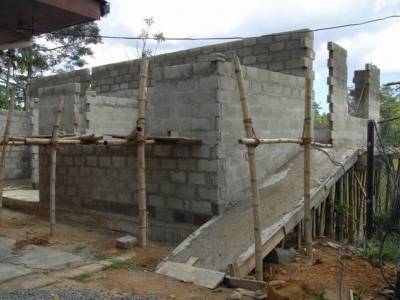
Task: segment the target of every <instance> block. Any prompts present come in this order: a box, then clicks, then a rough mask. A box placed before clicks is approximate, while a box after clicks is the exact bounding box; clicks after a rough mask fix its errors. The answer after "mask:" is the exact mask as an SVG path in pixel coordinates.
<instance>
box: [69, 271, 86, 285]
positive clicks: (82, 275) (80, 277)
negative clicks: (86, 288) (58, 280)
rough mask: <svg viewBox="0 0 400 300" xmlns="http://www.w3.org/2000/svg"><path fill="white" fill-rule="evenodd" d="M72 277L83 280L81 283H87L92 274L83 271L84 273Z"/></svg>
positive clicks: (79, 280)
mask: <svg viewBox="0 0 400 300" xmlns="http://www.w3.org/2000/svg"><path fill="white" fill-rule="evenodd" d="M71 279H72V280H75V281H78V282H81V283H86V282H89V281H90V279H91V275H90V274H88V273H82V274H80V275H78V276H75V277H72V278H71Z"/></svg>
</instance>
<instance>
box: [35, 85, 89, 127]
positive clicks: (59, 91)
mask: <svg viewBox="0 0 400 300" xmlns="http://www.w3.org/2000/svg"><path fill="white" fill-rule="evenodd" d="M80 91H81V89H80V84H79V83H68V84H63V85H56V86H49V87H45V88H40V89H39V133H40V134H51V133H52V131H53V126H54V122H55V118H56V115H57V110H58V107H59V103H60V101H61V95H63V96H64V106H63V109H62V118H61V126H60V131H64V132H67V133H75V132H78V131H82V130H79V124H80V118H81V117H80V107H81V104H80V102H79V101H80V97H79V93H80Z"/></svg>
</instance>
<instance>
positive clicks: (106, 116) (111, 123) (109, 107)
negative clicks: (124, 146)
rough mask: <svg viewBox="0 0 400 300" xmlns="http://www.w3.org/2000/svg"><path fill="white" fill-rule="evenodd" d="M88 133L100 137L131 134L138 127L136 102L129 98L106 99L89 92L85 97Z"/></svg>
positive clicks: (84, 116) (84, 115)
mask: <svg viewBox="0 0 400 300" xmlns="http://www.w3.org/2000/svg"><path fill="white" fill-rule="evenodd" d="M85 99H86V100H85V103H86V109H85V111H84V112H83V116H82V118H84V119H85V123H86V124H85V125H84V126H85V127H86V133H94V134H98V135H105V134H111V133H112V134H121V135H125V134H129V133H131V132H132V130H133V129H134V128H135V127H136V117H137V108H136V101H134V99H129V98H117V97H106V96H99V95H96V92H94V91H87V92H86V96H85Z"/></svg>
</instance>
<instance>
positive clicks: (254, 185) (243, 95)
mask: <svg viewBox="0 0 400 300" xmlns="http://www.w3.org/2000/svg"><path fill="white" fill-rule="evenodd" d="M234 63H235V74H236V81H237V84H238V88H239V94H240V103H241V106H242V114H243V125H244V129H245V133H246V138H252V137H253V133H254V132H253V124H252V120H251V117H250V112H249V107H248V99H247V92H246V88H245V85H244V79H243V74H242V68H241V66H240V61H239V58H238V57H237V56H236V55H235V56H234ZM247 155H248V160H249V168H250V181H251V191H252V205H253V222H254V245H255V249H254V252H255V264H256V266H255V275H256V279H257V280H263V261H262V253H261V247H262V244H261V227H260V215H261V213H260V196H259V190H258V181H257V169H256V160H255V146H254V145H247Z"/></svg>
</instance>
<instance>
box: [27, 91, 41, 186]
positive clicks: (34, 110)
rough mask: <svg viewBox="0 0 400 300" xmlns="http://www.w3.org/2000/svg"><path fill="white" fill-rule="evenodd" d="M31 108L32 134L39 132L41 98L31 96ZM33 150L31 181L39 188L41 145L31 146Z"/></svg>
mask: <svg viewBox="0 0 400 300" xmlns="http://www.w3.org/2000/svg"><path fill="white" fill-rule="evenodd" d="M29 104H30V109H29V111H30V112H31V126H32V132H31V134H32V135H38V134H39V99H38V98H31V102H30V103H29ZM30 150H31V182H32V187H33V188H35V189H38V188H39V146H30Z"/></svg>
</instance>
